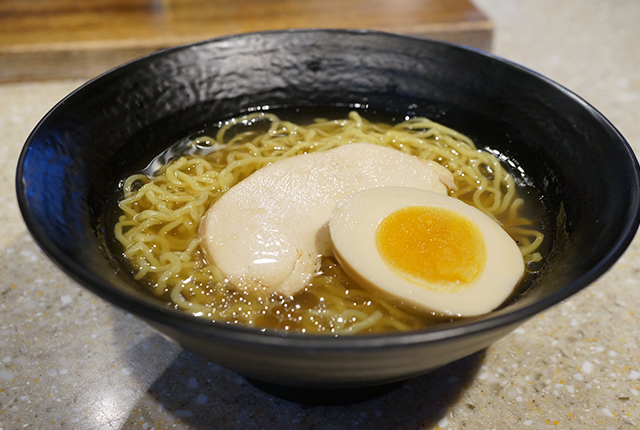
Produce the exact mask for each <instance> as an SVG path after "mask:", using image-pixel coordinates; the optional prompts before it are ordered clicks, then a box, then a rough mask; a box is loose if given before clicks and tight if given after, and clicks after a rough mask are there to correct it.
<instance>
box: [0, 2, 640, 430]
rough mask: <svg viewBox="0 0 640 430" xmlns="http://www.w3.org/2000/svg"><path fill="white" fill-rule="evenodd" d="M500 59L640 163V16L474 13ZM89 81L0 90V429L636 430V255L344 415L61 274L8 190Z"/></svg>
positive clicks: (544, 8)
mask: <svg viewBox="0 0 640 430" xmlns="http://www.w3.org/2000/svg"><path fill="white" fill-rule="evenodd" d="M475 3H476V5H477V6H479V7H480V8H481V9H482V10H484V11H485V12H486V13H487V14H488V15H489V16H490V18H491V19H492V20H493V22H494V24H495V26H496V33H495V38H494V47H493V51H494V52H495V53H496V54H498V55H500V56H502V57H506V58H508V59H510V60H513V61H515V62H517V63H520V64H523V65H525V66H527V67H530V68H531V69H533V70H536V71H538V72H540V73H542V74H544V75H546V76H548V77H550V78H552V79H554V80H556V81H558V82H559V83H561V84H563V85H564V86H566V87H568V88H569V89H571V90H573V91H575V92H576V93H578V94H579V95H581V96H582V97H583V98H584V99H586V100H587V101H588V102H589V103H591V104H592V105H594V106H595V107H596V108H598V109H599V110H600V111H601V112H602V113H603V114H604V115H605V116H607V117H608V118H609V119H610V120H611V121H612V122H613V123H614V124H615V125H616V127H617V128H618V129H619V130H620V131H621V132H622V134H623V135H625V137H626V138H627V140H628V141H629V143H630V144H631V145H632V146H633V148H634V149H635V150H636V151H638V150H640V120H639V114H638V113H639V111H640V109H639V108H638V106H639V105H640V49H639V47H638V44H639V43H640V25H638V22H639V21H640V2H638V1H637V0H615V1H609V2H604V1H595V0H570V1H562V2H559V1H553V0H476V2H475ZM80 84H81V82H79V81H64V82H47V83H24V84H12V85H3V86H0V131H1V133H0V136H2V137H1V139H2V141H1V143H0V181H1V182H2V187H1V188H0V208H1V209H0V429H2V430H9V429H23V428H28V429H47V428H65V429H138V428H140V429H148V430H151V429H210V428H213V429H235V428H242V429H245V430H249V429H264V428H289V429H334V428H335V429H338V428H340V429H342V428H359V429H529V428H530V429H638V428H640V309H639V306H638V305H639V304H640V274H639V273H640V260H639V258H638V253H639V252H640V244H639V243H638V239H637V238H636V240H635V241H634V242H633V244H632V245H631V247H630V248H629V250H628V251H627V252H626V253H625V254H624V256H623V257H622V258H621V259H620V261H619V262H618V263H617V264H616V265H615V266H614V268H613V269H612V270H610V271H609V272H608V273H607V274H606V275H605V276H603V277H602V278H601V279H599V280H598V281H597V282H595V283H594V284H593V285H592V286H590V287H589V288H587V289H585V290H584V291H582V292H581V293H579V294H577V295H575V296H574V297H572V298H571V299H569V300H567V301H565V302H564V303H562V304H560V305H558V306H556V307H554V308H552V309H550V310H548V311H547V312H545V313H543V314H541V315H539V316H537V317H535V318H533V319H532V320H530V321H528V322H527V323H525V324H523V325H522V326H521V327H519V328H518V329H517V330H516V331H515V332H513V333H512V334H510V335H509V336H507V337H506V338H504V339H502V340H500V341H498V342H496V343H495V344H493V345H492V346H491V347H490V348H488V349H487V350H486V351H483V352H481V353H478V354H475V355H473V356H471V357H468V358H465V359H463V360H460V361H458V362H456V363H453V364H451V365H449V366H447V367H445V368H442V369H440V370H438V371H435V372H433V373H431V374H429V375H426V376H423V377H420V378H417V379H414V380H411V381H408V382H406V383H403V384H402V385H400V386H399V387H397V388H395V389H394V390H392V391H390V392H387V393H386V394H383V395H381V396H379V397H376V398H374V399H372V400H369V401H366V402H362V403H358V404H354V405H350V406H332V407H329V406H302V405H299V404H297V403H292V402H288V401H286V400H282V399H280V398H277V397H274V396H271V395H269V394H266V393H265V392H263V391H261V390H259V389H257V388H256V387H254V386H253V385H251V384H250V383H248V382H247V381H246V380H245V379H244V378H242V377H240V376H238V375H236V374H234V373H232V372H229V371H227V370H225V369H223V368H221V367H219V366H217V365H215V364H212V363H207V362H205V361H203V360H201V359H199V358H198V357H196V356H194V355H192V354H190V353H188V352H185V351H183V350H181V349H180V348H179V347H177V346H175V345H174V344H172V343H170V342H168V341H167V340H165V339H164V338H162V337H161V336H159V335H158V334H156V333H155V332H154V331H152V330H151V329H150V328H148V327H147V326H146V325H145V324H143V323H141V322H139V321H138V320H136V319H135V318H133V317H132V316H130V315H128V314H126V313H124V312H122V311H120V310H118V309H116V308H115V307H113V306H111V305H109V304H107V303H105V302H104V301H102V300H101V299H98V298H97V297H95V296H94V295H92V294H91V293H89V292H87V291H85V290H84V289H82V288H81V287H79V286H78V285H77V284H75V283H74V282H72V281H70V280H69V279H68V278H67V277H66V276H65V275H63V274H62V273H61V272H60V271H59V270H58V269H57V268H56V267H54V266H53V265H52V264H51V263H50V262H49V261H48V260H47V259H46V258H45V257H44V255H43V254H42V252H41V251H40V250H39V249H38V248H37V246H36V245H35V244H34V242H33V241H32V239H31V238H30V236H29V234H28V232H27V231H26V228H25V226H24V224H23V222H22V219H21V216H20V214H19V211H18V207H17V203H16V198H15V193H14V191H13V182H14V175H15V165H16V161H17V158H18V155H19V152H20V149H21V146H22V144H23V142H24V141H25V139H26V137H27V135H28V133H29V132H30V130H31V129H32V128H33V127H34V126H35V124H36V123H37V121H38V120H39V119H40V118H41V117H42V116H43V115H44V114H45V112H46V111H47V110H48V109H50V108H51V107H52V106H53V105H54V104H55V103H56V102H57V101H58V100H60V99H61V98H62V97H64V96H65V95H66V94H67V93H69V92H70V91H72V90H73V89H74V88H76V87H77V86H78V85H80Z"/></svg>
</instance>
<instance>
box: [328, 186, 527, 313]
mask: <svg viewBox="0 0 640 430" xmlns="http://www.w3.org/2000/svg"><path fill="white" fill-rule="evenodd" d="M329 230H330V235H331V240H332V242H333V249H334V253H335V256H336V258H337V259H338V260H339V261H340V264H341V266H342V268H343V270H344V271H345V272H346V273H347V275H349V276H350V277H351V278H352V279H353V280H354V281H355V282H356V283H358V284H360V285H361V286H362V287H363V288H374V289H378V290H381V291H382V292H384V293H386V294H387V295H389V296H391V297H393V298H395V299H397V300H398V301H399V302H401V303H403V304H404V305H410V306H415V307H418V308H421V309H426V310H429V311H432V312H437V313H441V314H444V315H450V316H475V315H481V314H485V313H487V312H490V311H492V310H494V309H495V308H497V307H498V306H500V305H501V304H502V303H503V302H504V301H505V300H506V299H507V297H509V295H510V294H511V293H512V292H513V290H514V287H515V286H516V285H517V284H518V282H519V281H520V279H521V277H522V275H523V273H524V262H523V259H522V254H521V252H520V250H519V248H518V246H517V244H516V243H515V242H514V240H513V239H512V238H511V237H510V236H509V235H508V234H507V233H506V232H505V231H504V230H503V229H502V228H501V227H500V226H499V225H498V224H497V223H496V222H495V221H494V220H493V219H491V218H490V217H489V216H487V215H486V214H484V213H483V212H481V211H480V210H478V209H476V208H474V207H472V206H469V205H467V204H466V203H464V202H462V201H460V200H458V199H455V198H453V197H449V196H446V195H443V194H439V193H434V192H431V191H427V190H422V189H417V188H411V187H381V188H373V189H367V190H364V191H360V192H356V193H354V194H351V195H349V196H348V197H346V198H344V199H343V200H341V201H340V202H339V203H338V205H337V206H336V207H335V209H334V210H333V212H332V214H331V219H330V222H329Z"/></svg>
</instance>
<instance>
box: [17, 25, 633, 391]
mask: <svg viewBox="0 0 640 430" xmlns="http://www.w3.org/2000/svg"><path fill="white" fill-rule="evenodd" d="M313 107H323V108H330V107H339V108H358V107H360V108H366V109H369V110H376V111H380V112H388V113H392V114H396V115H399V116H400V117H404V116H405V115H408V116H414V115H419V116H427V117H430V118H431V119H434V120H436V121H438V122H441V123H443V124H445V125H447V126H450V127H453V128H455V129H457V130H459V131H462V132H464V133H466V134H468V135H470V136H471V137H472V138H474V139H476V141H478V142H480V143H481V145H482V146H487V147H489V148H491V149H492V150H495V151H497V152H499V153H500V154H505V155H506V156H507V157H508V158H509V159H510V160H516V162H517V165H515V166H514V167H515V168H517V169H522V170H523V171H524V172H526V174H527V178H528V180H529V181H530V182H531V184H529V185H531V186H533V187H535V188H536V189H537V190H539V192H540V193H541V196H542V199H543V203H544V206H545V208H546V211H547V220H548V221H547V223H548V225H547V226H546V227H547V239H546V240H547V241H548V243H549V245H550V253H549V257H548V258H547V259H546V260H545V261H544V264H543V266H542V268H541V271H540V275H539V276H537V277H536V278H535V279H534V280H533V281H532V282H531V283H530V284H529V285H528V286H527V289H526V291H524V292H523V294H521V295H520V296H519V297H518V298H517V300H511V301H510V302H509V303H507V304H506V305H505V306H503V307H501V308H500V309H498V310H496V311H494V312H491V313H490V314H487V315H484V316H481V317H477V318H473V319H469V320H463V321H457V322H453V323H447V324H443V325H440V326H437V327H435V328H433V329H430V330H423V331H416V332H409V333H394V334H381V335H366V336H353V337H348V336H343V337H331V336H322V335H303V334H295V333H284V332H277V331H266V332H262V331H260V330H258V329H254V328H246V327H237V326H232V325H227V324H224V323H211V322H209V321H206V320H202V319H198V318H195V317H192V316H189V315H186V314H183V313H180V312H178V311H174V310H172V309H169V308H167V307H166V306H165V305H163V304H162V303H159V302H158V301H156V299H154V298H153V297H151V296H149V295H147V294H146V293H144V292H143V291H142V289H141V288H140V287H139V286H138V285H136V284H135V282H133V281H132V279H131V276H130V275H129V274H128V273H127V272H126V271H125V270H122V269H121V268H119V267H118V265H117V262H116V259H115V258H114V256H113V255H112V254H111V253H110V250H109V249H108V248H107V247H105V240H104V234H105V228H106V227H105V225H104V217H105V212H106V211H107V208H108V203H109V201H110V199H112V198H113V196H112V194H113V192H114V190H115V189H116V187H117V184H118V181H120V180H121V179H122V178H123V177H125V175H127V174H129V173H131V172H132V171H135V169H139V168H141V167H143V166H144V165H146V163H147V162H149V160H151V158H152V157H153V156H155V155H157V154H158V153H159V152H161V151H162V150H163V149H165V148H166V147H168V146H169V145H171V144H173V143H174V142H176V141H178V140H179V139H181V138H184V137H185V136H188V135H190V134H191V133H193V132H195V131H197V130H200V129H202V128H203V126H205V125H207V124H209V125H210V124H213V123H216V122H217V121H218V120H220V119H225V118H229V117H233V116H236V115H238V114H240V113H243V112H247V111H251V110H256V109H273V108H313ZM638 190H639V175H638V164H637V161H636V159H635V157H634V154H633V152H632V150H631V149H630V147H629V145H628V144H627V143H626V142H625V140H624V138H623V137H622V136H621V135H620V133H618V131H616V129H615V128H614V127H613V126H612V125H611V124H610V123H609V122H608V121H607V120H606V119H605V118H604V117H603V116H602V115H601V114H600V113H599V112H597V111H596V110H595V109H594V108H593V107H591V106H590V105H589V104H587V103H586V102H585V101H583V100H582V99H581V98H579V97H578V96H576V95H575V94H573V93H572V92H570V91H568V90H567V89H565V88H563V87H561V86H560V85H558V84H556V83H554V82H552V81H550V80H549V79H547V78H545V77H543V76H540V75H538V74H536V73H534V72H532V71H530V70H528V69H526V68H523V67H521V66H518V65H515V64H513V63H510V62H508V61H505V60H503V59H500V58H497V57H495V56H492V55H490V54H487V53H483V52H480V51H476V50H471V49H466V48H463V47H460V46H456V45H451V44H447V43H442V42H436V41H431V40H425V39H420V38H413V37H407V36H400V35H393V34H385V33H379V32H371V31H348V30H292V31H277V32H267V33H254V34H243V35H237V36H230V37H223V38H219V39H214V40H210V41H205V42H202V43H196V44H193V45H188V46H181V47H176V48H173V49H168V50H165V51H161V52H158V53H156V54H153V55H150V56H147V57H144V58H141V59H138V60H136V61H133V62H131V63H128V64H125V65H123V66H121V67H118V68H116V69H114V70H112V71H110V72H108V73H106V74H104V75H102V76H100V77H98V78H96V79H94V80H92V81H90V82H88V83H87V84H85V85H83V86H81V87H80V88H79V89H77V90H76V91H75V92H73V93H72V94H70V95H69V96H68V97H66V98H65V99H64V100H62V101H61V102H60V103H59V104H58V105H57V106H55V107H54V108H53V109H52V110H51V111H50V112H49V113H48V114H47V115H46V116H45V117H44V118H43V119H42V121H41V122H40V123H39V124H38V125H37V126H36V128H35V129H34V131H33V132H32V133H31V135H30V136H29V138H28V140H27V142H26V144H25V146H24V149H23V152H22V154H21V156H20V160H19V166H18V173H17V192H18V200H19V204H20V208H21V210H22V213H23V216H24V219H25V222H26V224H27V226H28V228H29V230H30V232H31V234H32V235H33V237H34V239H35V240H36V242H37V243H38V244H39V246H40V247H41V248H42V249H43V250H44V252H45V253H46V254H47V255H48V256H49V257H50V258H51V259H52V260H53V261H54V262H55V263H56V264H57V265H58V266H59V267H60V268H61V269H62V270H63V271H64V272H66V273H67V274H68V275H69V276H70V277H71V278H73V279H74V280H75V281H77V282H78V283H79V284H80V285H82V286H84V287H86V288H87V289H88V290H90V291H92V292H93V293H95V294H97V295H98V296H100V297H102V298H104V299H106V300H108V301H109V302H111V303H113V304H115V305H116V306H119V307H121V308H123V309H125V310H126V311H128V312H130V313H132V314H134V315H136V316H137V317H139V318H141V319H143V320H144V321H146V322H147V323H148V324H150V325H151V326H153V327H155V328H156V329H157V330H159V331H160V332H161V333H163V334H164V335H165V336H167V337H169V338H170V339H173V340H174V341H176V342H178V343H179V344H180V345H182V346H184V347H185V348H187V349H189V350H192V351H194V352H196V353H198V354H200V355H202V356H203V357H205V358H207V359H209V360H211V361H214V362H216V363H218V364H220V365H222V366H225V367H227V368H229V369H231V370H234V371H236V372H238V373H240V374H242V375H244V376H246V377H247V378H250V379H252V380H256V381H260V383H264V384H280V385H283V386H289V387H298V388H318V389H336V388H340V389H347V388H354V387H363V386H375V385H383V384H390V383H393V382H395V381H400V380H404V379H408V378H411V377H414V376H417V375H420V374H424V373H426V372H428V371H430V370H433V369H435V368H438V367H440V366H443V365H445V364H447V363H450V362H452V361H454V360H457V359H460V358H462V357H465V356H468V355H470V354H472V353H474V352H477V351H479V350H482V349H484V348H486V347H487V346H488V345H489V344H491V343H492V342H494V341H495V340H497V339H499V338H501V337H502V336H504V335H506V334H507V333H509V332H510V331H512V330H513V329H514V328H516V327H517V326H518V325H520V324H521V323H523V322H524V321H525V320H527V319H528V318H530V317H532V316H533V315H535V314H536V313H538V312H540V311H542V310H544V309H547V308H549V307H551V306H553V305H555V304H557V303H559V302H560V301H562V300H564V299H566V298H567V297H569V296H571V295H572V294H574V293H576V292H578V291H579V290H581V289H582V288H584V287H586V286H588V285H589V284H590V283H592V282H593V281H594V280H595V279H596V278H598V277H599V276H601V275H602V274H603V273H604V272H605V271H606V270H607V269H609V268H610V267H611V266H612V265H613V263H614V262H615V261H616V260H617V259H618V258H619V257H620V255H621V254H622V253H623V251H624V250H625V249H626V247H627V246H628V245H629V243H630V241H631V240H632V238H633V236H634V234H635V232H636V228H637V226H638V221H639V218H638V214H639V210H638V209H639V200H638V196H639V193H638Z"/></svg>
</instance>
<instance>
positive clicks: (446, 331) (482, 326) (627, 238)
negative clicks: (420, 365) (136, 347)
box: [16, 28, 640, 351]
mask: <svg viewBox="0 0 640 430" xmlns="http://www.w3.org/2000/svg"><path fill="white" fill-rule="evenodd" d="M299 33H316V34H320V33H325V34H333V35H341V34H349V35H358V36H364V37H370V36H379V37H386V38H396V39H405V40H413V41H421V42H422V43H428V44H436V45H443V46H448V47H449V49H454V50H462V51H466V52H467V53H469V54H470V55H477V56H482V57H485V58H487V59H489V60H491V61H493V62H497V63H500V64H502V65H503V66H505V67H510V68H515V69H518V70H520V71H521V72H524V73H526V74H528V75H532V76H533V77H535V78H536V79H539V80H542V81H543V82H544V83H546V85H550V86H551V87H554V88H555V89H556V90H558V91H560V92H561V93H563V94H564V96H565V97H569V98H571V99H573V101H575V102H577V103H578V104H580V105H581V106H582V108H583V109H585V110H586V111H589V112H590V113H591V114H593V115H594V116H595V117H597V118H598V119H600V120H601V121H602V122H603V124H604V126H606V127H608V128H609V129H610V131H612V132H613V133H614V134H615V136H616V137H617V138H618V139H619V141H620V143H621V144H622V148H621V149H624V150H625V151H626V152H627V154H628V158H629V160H630V161H631V162H632V164H633V165H634V167H635V168H634V175H633V176H632V177H629V185H630V186H629V188H630V191H631V201H632V205H631V206H630V208H629V209H628V213H629V214H631V216H629V217H628V218H627V220H626V223H625V224H624V229H623V230H622V233H621V234H620V236H619V239H618V240H617V241H616V242H615V246H613V247H612V248H611V249H610V250H609V251H608V252H607V253H606V255H605V256H604V257H603V258H602V259H601V260H600V261H598V263H597V264H596V265H594V266H593V267H591V268H590V269H589V270H587V271H586V272H585V273H583V274H582V275H581V276H580V277H579V278H577V279H574V280H573V281H572V282H570V283H569V284H567V285H566V286H565V287H564V288H562V289H561V290H559V291H556V292H554V293H552V294H550V295H549V296H547V297H544V298H543V299H541V300H538V301H535V302H533V303H531V304H528V305H527V306H524V307H521V308H518V309H517V310H514V311H510V312H503V313H501V314H499V315H494V316H491V315H490V314H488V316H485V317H483V318H482V319H480V320H478V321H465V322H464V323H462V324H456V323H445V324H443V326H438V327H435V328H427V329H423V330H417V331H411V332H394V333H381V334H367V335H355V336H351V335H349V336H337V335H331V334H310V333H298V332H295V333H291V332H287V331H281V330H269V329H266V330H265V329H260V328H252V327H245V326H240V325H233V324H228V323H224V322H215V321H210V320H206V319H204V318H199V317H195V316H192V315H189V314H187V313H185V312H181V311H177V310H173V309H170V308H168V307H164V306H162V305H160V304H155V303H152V302H150V301H147V300H143V299H141V298H139V297H136V296H135V295H133V294H128V293H125V292H124V291H122V290H120V289H118V288H115V287H113V286H112V285H111V284H110V283H108V282H105V281H104V280H102V279H101V278H100V277H98V276H95V275H94V274H93V273H92V272H91V271H88V270H86V269H84V268H83V267H82V266H80V265H79V264H77V263H76V261H74V260H73V259H71V258H63V257H64V256H63V257H61V256H60V255H58V247H57V246H56V245H55V244H54V243H53V242H52V241H51V240H50V239H49V238H48V236H47V234H46V232H45V231H44V230H43V229H42V228H40V226H39V225H38V223H37V221H36V218H35V216H34V215H33V213H32V212H31V208H30V204H29V199H28V197H27V189H26V186H25V184H24V183H23V177H24V174H25V161H26V157H27V155H28V152H29V150H30V148H31V143H32V142H33V140H34V139H35V137H36V136H37V134H38V132H39V130H40V128H41V127H42V126H43V125H44V124H45V123H46V122H47V121H48V119H49V118H50V117H51V116H52V115H53V114H54V113H55V112H57V111H58V109H60V108H61V107H62V106H63V105H64V104H65V103H66V102H67V101H68V100H70V99H72V98H75V97H79V96H82V94H83V93H84V92H86V91H89V90H90V89H91V87H92V86H93V85H95V83H96V82H99V81H101V80H102V79H105V77H106V76H110V75H112V74H113V73H115V72H124V71H126V70H127V68H131V67H134V66H135V65H136V64H139V63H141V62H144V61H150V60H153V59H154V58H158V57H162V56H164V55H166V54H167V53H171V52H176V51H180V50H185V49H191V48H195V47H199V46H203V45H209V44H214V43H220V42H224V41H227V40H233V39H237V38H245V37H255V36H264V35H267V36H268V35H270V34H275V35H280V34H299ZM16 192H17V198H18V206H19V208H20V211H21V213H22V216H23V219H24V222H25V224H26V226H27V229H28V231H29V233H30V235H31V236H32V238H33V239H34V241H35V242H36V243H37V244H38V246H39V247H40V249H41V250H42V251H43V252H44V253H45V255H47V257H48V258H49V259H50V260H51V261H52V262H54V263H55V264H56V265H57V266H58V268H60V269H61V270H62V271H63V272H64V273H65V274H66V275H68V276H69V277H70V278H71V279H73V280H74V281H75V282H77V283H78V284H79V286H81V287H83V288H86V289H88V290H89V291H91V292H92V293H94V294H96V295H97V296H99V297H101V298H102V299H104V300H106V301H108V302H110V303H111V304H114V305H116V306H118V307H121V308H122V309H124V310H125V311H127V312H129V313H131V314H133V315H135V316H137V317H139V318H142V319H143V320H146V321H147V322H154V323H157V324H161V325H163V326H169V327H171V328H172V329H175V330H177V331H180V332H187V333H193V332H199V333H204V334H205V335H206V336H210V337H216V338H225V339H226V340H227V341H230V342H250V343H251V344H253V345H255V346H260V345H263V346H267V345H268V346H274V345H276V346H281V347H289V348H295V349H300V350H307V351H313V350H326V349H332V350H334V351H347V350H348V351H353V350H370V349H378V348H380V347H384V348H389V347H412V346H416V345H418V344H424V343H434V342H447V341H451V340H453V339H456V338H463V337H468V336H473V335H474V334H477V333H481V332H485V331H489V330H491V329H497V328H500V327H512V326H514V325H515V324H521V323H523V322H525V321H526V320H528V319H529V318H531V317H533V316H534V315H535V314H537V313H539V312H541V311H543V310H545V309H548V308H550V307H553V306H555V305H556V304H559V303H560V302H562V301H564V300H565V299H567V298H568V297H570V296H572V295H573V294H575V293H577V292H578V291H580V290H582V289H583V288H585V287H587V286H589V285H590V284H591V283H592V282H594V281H595V280H596V279H597V278H599V277H600V276H602V275H603V274H605V273H606V272H607V271H608V270H609V269H610V268H611V267H612V266H613V265H614V263H615V262H616V261H617V260H618V259H619V258H620V257H621V255H622V254H623V253H624V252H625V251H626V249H627V248H628V246H629V245H630V243H631V242H632V240H633V238H634V236H635V233H636V231H637V229H638V225H639V224H640V210H639V209H640V196H639V194H640V166H639V164H638V160H637V158H636V156H635V153H634V151H633V149H632V148H631V146H630V145H629V143H628V142H627V141H626V140H625V138H624V137H623V135H622V134H621V133H620V132H619V131H618V130H617V129H616V128H615V126H614V125H613V124H612V123H611V122H610V121H609V120H608V119H607V118H606V117H605V116H604V115H602V114H601V113H600V112H599V111H598V110H597V109H596V108H595V107H593V106H592V105H591V104H589V103H588V102H587V101H586V100H584V99H583V98H582V97H580V96H578V95H577V94H575V93H574V92H572V91H571V90H569V89H567V88H566V87H564V86H562V85H561V84H559V83H557V82H555V81H553V80H551V79H550V78H547V77H546V76H544V75H542V74H540V73H538V72H536V71H533V70H531V69H529V68H528V67H525V66H522V65H520V64H517V63H515V62H512V61H510V60H507V59H505V58H502V57H499V56H497V55H495V54H493V53H489V52H485V51H482V50H480V49H477V48H473V47H467V46H463V45H460V44H456V43H452V42H445V41H439V40H434V39H429V38H425V37H419V36H411V35H403V34H396V33H390V32H383V31H377V30H356V29H323V28H312V29H286V30H269V31H257V32H251V33H240V34H231V35H225V36H220V37H214V38H210V39H206V40H202V41H198V42H195V43H189V44H184V45H179V46H174V47H170V48H166V49H162V50H159V51H157V52H154V53H151V54H148V55H145V56H142V57H139V58H136V59H134V60H131V61H129V62H126V63H123V64H121V65H119V66H117V67H114V68H112V69H110V70H108V71H106V72H104V73H102V74H100V75H98V76H96V77H95V78H93V79H90V80H88V81H87V82H85V83H83V84H81V85H80V86H79V87H78V88H76V89H74V90H73V91H72V92H70V93H69V94H68V95H66V96H65V97H64V98H63V99H62V100H60V101H59V102H57V103H56V104H55V105H54V106H53V107H52V108H51V109H50V110H49V111H48V112H47V113H46V114H45V115H44V116H43V117H42V119H40V121H39V122H38V123H37V124H36V126H35V127H34V128H33V130H32V131H31V132H30V134H29V136H28V137H27V139H26V141H25V144H24V146H23V148H22V150H21V153H20V156H19V159H18V167H17V171H16ZM632 209H633V210H632Z"/></svg>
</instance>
